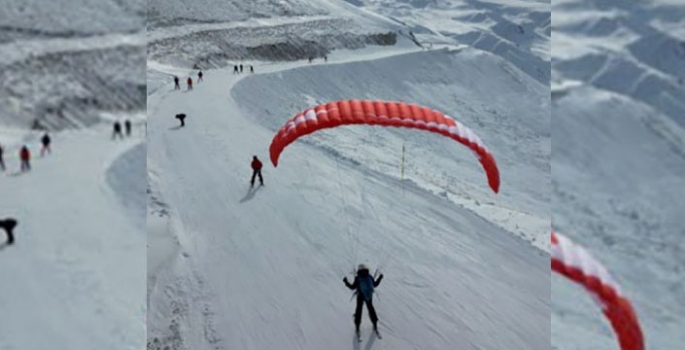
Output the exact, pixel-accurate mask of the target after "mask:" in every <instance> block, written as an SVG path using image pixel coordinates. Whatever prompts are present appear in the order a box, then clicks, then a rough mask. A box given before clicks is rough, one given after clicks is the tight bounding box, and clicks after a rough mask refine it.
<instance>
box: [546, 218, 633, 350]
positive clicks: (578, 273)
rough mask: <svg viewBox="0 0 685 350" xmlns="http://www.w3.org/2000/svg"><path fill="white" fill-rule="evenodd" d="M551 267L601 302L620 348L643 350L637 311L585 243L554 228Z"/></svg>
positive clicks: (622, 349) (624, 349)
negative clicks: (573, 240) (577, 241)
mask: <svg viewBox="0 0 685 350" xmlns="http://www.w3.org/2000/svg"><path fill="white" fill-rule="evenodd" d="M552 271H555V272H557V273H560V274H561V275H564V276H565V277H567V278H569V279H571V280H573V281H574V282H576V283H578V284H580V285H582V286H583V287H584V288H585V289H586V290H587V291H588V292H590V295H591V296H592V298H593V299H594V300H595V301H596V302H597V304H599V306H600V307H601V308H602V311H603V312H604V315H606V317H607V318H608V319H609V322H611V326H612V327H613V329H614V332H616V336H617V337H618V343H619V345H620V346H621V350H644V348H645V345H644V339H643V337H642V330H641V329H640V323H639V322H638V319H637V316H636V314H635V311H634V310H633V306H632V305H631V303H630V301H629V300H628V299H626V298H625V296H623V294H622V293H621V289H620V287H619V285H618V284H617V283H616V281H614V280H613V278H611V275H609V272H608V271H607V270H606V268H604V266H602V264H600V263H599V262H598V261H597V260H595V259H594V258H593V257H592V256H591V255H590V254H589V253H588V252H587V251H586V250H585V249H584V248H583V247H581V246H579V245H577V244H575V243H573V242H572V241H571V240H570V239H568V238H567V237H565V236H563V235H561V234H558V233H555V232H554V231H552Z"/></svg>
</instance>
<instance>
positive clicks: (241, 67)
mask: <svg viewBox="0 0 685 350" xmlns="http://www.w3.org/2000/svg"><path fill="white" fill-rule="evenodd" d="M242 72H243V64H242V63H241V64H240V73H242Z"/></svg>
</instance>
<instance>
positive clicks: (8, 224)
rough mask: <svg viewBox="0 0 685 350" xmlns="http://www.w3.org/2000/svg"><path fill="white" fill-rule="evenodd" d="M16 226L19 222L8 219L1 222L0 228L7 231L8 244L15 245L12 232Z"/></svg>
mask: <svg viewBox="0 0 685 350" xmlns="http://www.w3.org/2000/svg"><path fill="white" fill-rule="evenodd" d="M16 226H17V220H15V219H12V218H7V219H5V220H0V228H3V229H4V230H5V233H7V244H13V243H14V234H13V233H12V231H13V230H14V228H15V227H16Z"/></svg>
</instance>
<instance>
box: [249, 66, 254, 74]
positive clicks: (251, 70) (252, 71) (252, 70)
mask: <svg viewBox="0 0 685 350" xmlns="http://www.w3.org/2000/svg"><path fill="white" fill-rule="evenodd" d="M250 73H254V66H253V65H250Z"/></svg>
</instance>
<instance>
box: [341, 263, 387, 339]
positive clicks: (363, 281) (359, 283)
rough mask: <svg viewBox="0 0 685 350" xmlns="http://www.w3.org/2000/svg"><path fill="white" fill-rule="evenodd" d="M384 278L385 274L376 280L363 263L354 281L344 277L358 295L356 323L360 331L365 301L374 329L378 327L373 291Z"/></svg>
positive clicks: (344, 280)
mask: <svg viewBox="0 0 685 350" xmlns="http://www.w3.org/2000/svg"><path fill="white" fill-rule="evenodd" d="M382 279H383V274H381V275H380V276H378V279H377V280H375V281H374V279H373V276H371V275H370V274H369V269H368V268H366V267H365V266H363V265H362V266H360V267H359V269H358V270H357V276H356V277H355V278H354V282H353V283H350V282H349V281H347V277H345V278H344V279H343V282H345V285H346V286H347V288H349V289H351V290H354V291H355V294H356V295H357V308H356V309H355V311H354V325H355V328H356V330H357V332H359V325H360V324H361V322H362V307H363V305H364V303H366V308H367V309H368V310H369V317H370V318H371V323H373V329H376V327H377V324H378V316H377V315H376V309H374V307H373V291H374V288H376V287H378V285H379V284H380V283H381V280H382Z"/></svg>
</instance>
